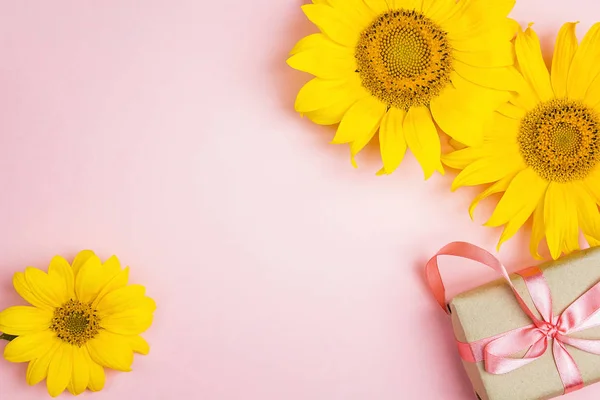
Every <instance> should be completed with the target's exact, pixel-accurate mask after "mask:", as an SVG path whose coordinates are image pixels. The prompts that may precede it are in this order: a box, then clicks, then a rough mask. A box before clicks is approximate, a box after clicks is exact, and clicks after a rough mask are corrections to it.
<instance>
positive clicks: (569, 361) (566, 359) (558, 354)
mask: <svg viewBox="0 0 600 400" xmlns="http://www.w3.org/2000/svg"><path fill="white" fill-rule="evenodd" d="M552 353H553V354H554V362H555V363H556V368H557V369H558V374H559V375H560V379H561V380H562V382H563V386H564V388H565V394H567V393H571V392H574V391H576V390H579V389H581V388H582V387H583V386H584V384H583V378H582V377H581V372H579V368H578V367H577V364H576V363H575V360H573V357H572V356H571V354H569V352H568V351H567V349H566V348H565V345H564V344H563V343H562V342H561V339H559V338H556V339H554V343H553V345H552Z"/></svg>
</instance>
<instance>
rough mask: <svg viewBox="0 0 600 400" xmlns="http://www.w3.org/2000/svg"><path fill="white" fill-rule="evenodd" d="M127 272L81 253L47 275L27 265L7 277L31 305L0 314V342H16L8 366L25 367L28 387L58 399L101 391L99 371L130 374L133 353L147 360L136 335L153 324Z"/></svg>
mask: <svg viewBox="0 0 600 400" xmlns="http://www.w3.org/2000/svg"><path fill="white" fill-rule="evenodd" d="M128 278H129V267H127V268H125V269H121V264H120V263H119V260H118V259H117V258H116V257H114V256H113V257H111V258H109V259H108V260H107V261H106V262H105V263H104V264H102V263H101V262H100V259H99V258H98V257H97V256H96V255H95V254H94V253H93V252H91V251H87V250H86V251H82V252H81V253H79V254H78V255H77V257H76V258H75V260H74V262H73V265H72V266H71V265H69V263H68V262H67V260H65V259H64V258H62V257H58V256H57V257H54V258H53V259H52V261H51V262H50V267H49V269H48V273H45V272H43V271H41V270H39V269H36V268H32V267H28V268H26V269H25V272H24V273H22V272H17V273H16V274H15V275H14V278H13V284H14V287H15V290H16V291H17V292H18V293H19V294H20V295H21V297H23V298H24V299H25V300H26V301H27V302H28V303H29V304H31V305H32V306H16V307H10V308H7V309H6V310H4V311H2V312H0V331H2V332H3V333H4V334H3V337H4V338H8V336H9V335H10V336H17V337H16V338H15V339H13V340H12V341H10V342H9V343H8V344H7V345H6V347H5V349H4V357H5V358H6V359H7V360H8V361H11V362H29V366H28V368H27V377H26V378H27V383H28V384H30V385H35V384H37V383H39V382H41V381H42V380H44V379H45V378H47V386H48V393H49V394H50V395H51V396H52V397H56V396H58V395H59V394H60V393H62V392H63V391H64V390H65V389H68V390H69V391H70V392H71V393H72V394H75V395H78V394H80V393H83V392H84V391H85V389H86V388H89V389H90V390H92V391H98V390H101V389H102V388H103V387H104V381H105V375H104V368H105V367H106V368H112V369H115V370H119V371H130V370H131V364H132V362H133V353H134V352H136V353H140V354H148V351H149V346H148V343H147V342H146V341H145V340H144V339H143V338H142V337H141V336H139V334H140V333H142V332H144V331H145V330H146V329H148V328H149V327H150V325H151V324H152V315H153V312H154V310H155V309H156V304H155V303H154V300H152V299H150V298H149V297H146V296H145V294H144V293H145V289H144V287H143V286H140V285H128V284H127V283H128Z"/></svg>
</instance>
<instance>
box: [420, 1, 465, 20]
mask: <svg viewBox="0 0 600 400" xmlns="http://www.w3.org/2000/svg"><path fill="white" fill-rule="evenodd" d="M455 7H457V4H456V1H453V0H423V8H422V11H423V13H424V14H425V15H426V16H427V18H430V19H432V20H434V21H444V20H445V19H446V18H447V16H448V15H449V14H450V13H451V12H452V11H453V9H454V8H455Z"/></svg>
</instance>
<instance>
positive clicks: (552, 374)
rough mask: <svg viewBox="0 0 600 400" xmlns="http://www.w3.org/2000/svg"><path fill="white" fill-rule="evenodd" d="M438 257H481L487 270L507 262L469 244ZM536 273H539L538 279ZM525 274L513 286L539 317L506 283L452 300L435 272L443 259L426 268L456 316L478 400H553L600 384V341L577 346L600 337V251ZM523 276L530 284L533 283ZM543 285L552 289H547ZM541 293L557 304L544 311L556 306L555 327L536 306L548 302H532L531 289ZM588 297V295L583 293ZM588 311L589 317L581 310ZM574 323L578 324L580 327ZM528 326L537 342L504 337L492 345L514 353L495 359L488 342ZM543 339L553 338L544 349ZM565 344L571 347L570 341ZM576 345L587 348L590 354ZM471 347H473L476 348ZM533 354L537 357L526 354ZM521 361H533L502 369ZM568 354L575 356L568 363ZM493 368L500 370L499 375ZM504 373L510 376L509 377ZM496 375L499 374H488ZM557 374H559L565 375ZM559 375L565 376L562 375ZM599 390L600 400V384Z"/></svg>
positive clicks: (513, 278)
mask: <svg viewBox="0 0 600 400" xmlns="http://www.w3.org/2000/svg"><path fill="white" fill-rule="evenodd" d="M438 255H455V256H460V257H465V258H469V259H473V260H476V261H480V262H481V261H482V258H486V260H485V262H484V263H485V264H487V265H488V266H490V263H493V262H497V263H498V265H501V264H500V263H499V261H497V260H495V258H494V257H493V256H492V255H491V254H489V253H487V252H485V251H484V250H483V249H479V248H477V247H476V246H473V245H470V244H467V243H460V242H458V243H452V244H450V245H448V246H446V247H445V248H444V249H442V251H441V252H440V253H438ZM488 256H489V257H491V258H489V257H488ZM492 259H493V260H495V261H493V260H492ZM432 263H433V264H434V265H433V266H432V265H431V264H432ZM502 268H503V267H502ZM536 272H537V274H538V275H535V274H536ZM501 273H502V272H501ZM504 273H505V272H504ZM521 274H522V275H523V276H525V278H524V277H523V276H521V275H518V274H513V275H510V281H511V282H512V285H513V286H514V290H515V291H516V293H517V294H518V295H520V297H521V298H522V301H523V302H524V306H526V307H527V308H528V309H529V310H530V312H531V314H532V315H533V317H530V316H528V315H527V314H526V312H525V311H524V308H523V307H522V306H521V305H520V304H519V301H518V300H517V295H516V294H515V293H514V292H513V289H511V286H510V285H509V284H508V282H507V280H505V279H503V280H498V281H495V282H492V283H490V284H487V285H484V286H481V287H478V288H476V289H474V290H470V291H467V292H465V293H462V294H460V295H458V296H456V297H455V298H453V299H452V300H451V301H450V302H449V303H446V302H445V294H444V288H443V284H442V281H441V277H440V275H439V270H438V269H437V256H436V257H434V258H433V259H432V260H431V261H430V262H429V263H428V267H427V278H428V282H429V284H430V287H431V288H432V290H433V291H434V295H436V299H437V300H438V303H440V305H441V306H443V307H444V306H445V307H446V308H447V312H449V313H450V315H451V320H452V325H453V328H454V333H455V336H456V340H457V344H458V347H459V353H460V354H461V358H462V359H463V364H464V368H465V370H466V372H467V375H468V376H469V378H470V380H471V382H472V385H473V389H474V391H475V394H474V396H473V398H474V399H475V398H477V397H478V398H480V399H481V400H534V399H550V398H554V397H558V396H561V395H563V394H564V393H567V392H570V391H574V390H578V389H581V388H582V387H583V386H588V385H591V384H593V383H596V382H598V381H600V355H599V354H594V353H593V352H594V351H595V352H597V353H600V341H598V342H595V341H580V342H577V339H576V338H583V339H600V318H599V317H600V313H597V312H592V311H591V310H592V309H593V310H597V309H598V308H600V284H598V282H600V248H598V249H590V250H584V251H580V252H578V253H575V254H573V255H570V256H567V257H564V258H562V259H559V260H558V261H554V262H549V263H546V264H542V265H540V266H539V267H534V268H531V269H528V270H527V271H525V272H521ZM532 275H533V276H532ZM540 276H543V280H540V279H539V278H540ZM508 278H509V277H508V274H506V279H508ZM525 279H527V283H526V281H525ZM536 279H537V281H536ZM438 280H439V281H438ZM544 280H545V282H546V283H547V286H545V284H544ZM597 284H598V285H597ZM530 285H531V286H530ZM544 286H545V287H546V288H549V292H547V293H545V294H544ZM540 290H541V292H542V296H541V297H544V296H547V297H548V298H550V297H551V306H547V307H546V308H547V309H546V311H544V310H543V309H542V311H543V312H544V313H545V314H548V313H549V310H550V308H551V309H552V313H553V315H552V316H547V318H546V319H550V318H553V321H552V323H550V324H547V323H545V322H544V321H543V319H544V317H543V316H542V315H541V313H540V312H539V311H538V310H537V309H536V305H537V306H539V304H538V303H540V302H542V303H543V299H542V300H538V301H536V302H535V303H534V301H533V300H532V294H531V293H530V292H533V293H537V294H534V295H539V294H540ZM536 291H537V292H536ZM584 294H585V296H582V295H584ZM578 299H580V300H578ZM576 300H578V302H577V304H575V305H574V306H571V304H573V303H574V302H575V301H576ZM542 308H543V307H542ZM567 308H569V312H565V313H564V314H565V315H564V316H563V315H561V314H563V312H564V311H565V310H566V309H567ZM577 308H578V309H577ZM583 309H585V312H587V314H585V313H584V311H582V310H583ZM578 313H579V314H578ZM582 313H584V314H585V316H584V315H583V314H582ZM588 314H589V315H588ZM573 316H575V317H573ZM532 318H537V319H538V320H539V322H538V325H539V326H536V325H535V324H534V323H533V320H532ZM569 318H570V319H577V318H583V319H582V320H581V321H578V322H573V321H570V322H569V321H568V319H569ZM561 319H562V320H561ZM583 320H585V322H583ZM561 321H562V322H561ZM561 324H562V325H561ZM569 324H570V327H571V328H572V329H570V331H569V332H567V333H565V331H566V330H567V329H566V328H565V326H567V325H569ZM557 325H558V329H559V332H558V335H562V334H563V333H565V335H564V336H557V333H556V330H557V329H552V327H553V326H554V327H556V326H557ZM574 325H577V326H576V327H574ZM528 326H529V327H531V328H527V332H529V335H530V336H532V335H533V337H534V339H533V340H529V341H527V340H525V342H526V345H525V347H524V346H519V345H517V344H515V343H514V342H515V341H516V340H517V339H514V340H513V338H511V337H508V336H505V337H504V338H502V340H503V343H496V344H495V345H493V346H495V347H498V345H499V346H501V347H502V346H503V347H508V352H509V353H510V354H511V355H510V356H508V354H502V357H500V358H497V357H496V355H494V354H490V353H495V349H494V348H493V346H492V345H489V344H487V342H488V341H490V340H492V339H493V338H494V337H497V336H498V335H501V334H504V333H506V332H511V331H515V330H517V329H518V328H524V327H528ZM589 326H591V327H589ZM544 334H545V335H546V338H547V347H546V348H544V341H545V340H546V339H540V340H537V339H538V338H540V337H542V336H543V335H544ZM517 335H521V336H522V333H517ZM536 335H538V336H536ZM556 338H558V339H559V340H558V342H557V343H556V347H561V343H562V348H563V349H564V351H563V350H561V349H560V348H558V349H555V343H554V342H556V341H557V339H556ZM571 338H575V339H571ZM492 341H493V340H492ZM534 341H535V342H536V343H535V345H534V346H533V347H534V348H531V347H529V346H530V344H531V343H530V342H534ZM498 342H499V341H498ZM565 342H570V344H569V343H565ZM571 342H576V343H575V344H576V345H578V346H575V347H574V346H573V345H571V344H573V343H571ZM467 343H469V345H467ZM477 343H479V345H477ZM582 343H583V344H582ZM474 344H475V345H474ZM513 344H514V345H515V346H516V347H519V348H520V350H519V351H517V352H514V353H511V352H512V351H513V350H515V349H516V347H515V348H512V349H510V347H511V346H512V345H513ZM523 347H524V348H523ZM577 347H582V348H585V349H587V350H588V351H584V350H581V349H580V348H577ZM473 348H474V349H475V350H472V349H473ZM590 348H591V349H590ZM477 349H479V352H480V353H482V354H480V355H479V356H478V355H477V354H476V353H477V352H478V350H477ZM527 350H530V351H532V352H533V353H529V354H526V353H527ZM555 352H557V353H558V354H557V356H556V357H558V361H557V359H556V358H555ZM534 353H535V354H534ZM522 357H529V358H531V359H532V360H531V361H530V362H528V363H526V365H523V366H517V367H516V368H514V369H512V368H513V367H514V365H509V366H507V365H504V364H503V363H509V364H510V363H513V364H514V363H518V362H519V361H518V360H519V359H522ZM570 357H572V358H571V359H570V360H569V358H570ZM481 358H484V359H483V360H482V359H481ZM486 358H487V359H486ZM488 363H489V365H488ZM494 368H495V369H496V371H494V370H493V369H494ZM503 369H508V370H510V371H509V372H506V371H503ZM490 370H492V372H493V373H491V372H489V371H490ZM559 370H561V372H560V373H559ZM577 370H578V371H577ZM561 374H564V375H566V376H565V377H563V378H561ZM578 374H579V375H578ZM569 375H570V376H569ZM588 390H593V389H588ZM597 391H598V395H600V385H599V387H598V388H597Z"/></svg>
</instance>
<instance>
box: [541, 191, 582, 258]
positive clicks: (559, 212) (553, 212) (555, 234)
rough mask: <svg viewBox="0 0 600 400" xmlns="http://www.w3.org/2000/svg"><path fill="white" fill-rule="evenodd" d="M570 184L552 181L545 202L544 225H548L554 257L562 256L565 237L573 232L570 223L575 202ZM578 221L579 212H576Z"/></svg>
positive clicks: (549, 240) (547, 234)
mask: <svg viewBox="0 0 600 400" xmlns="http://www.w3.org/2000/svg"><path fill="white" fill-rule="evenodd" d="M568 189H569V187H568V185H565V184H561V183H557V182H552V183H551V184H550V186H549V187H548V191H547V192H546V198H545V202H544V225H545V226H546V241H547V242H548V248H549V249H550V254H551V255H552V258H554V259H557V258H558V257H560V255H561V253H562V251H563V248H564V243H565V239H567V236H568V235H569V234H570V233H571V232H570V229H569V225H571V223H572V221H570V219H572V218H573V208H574V204H572V203H571V199H570V197H569V193H568ZM575 222H577V214H575Z"/></svg>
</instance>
